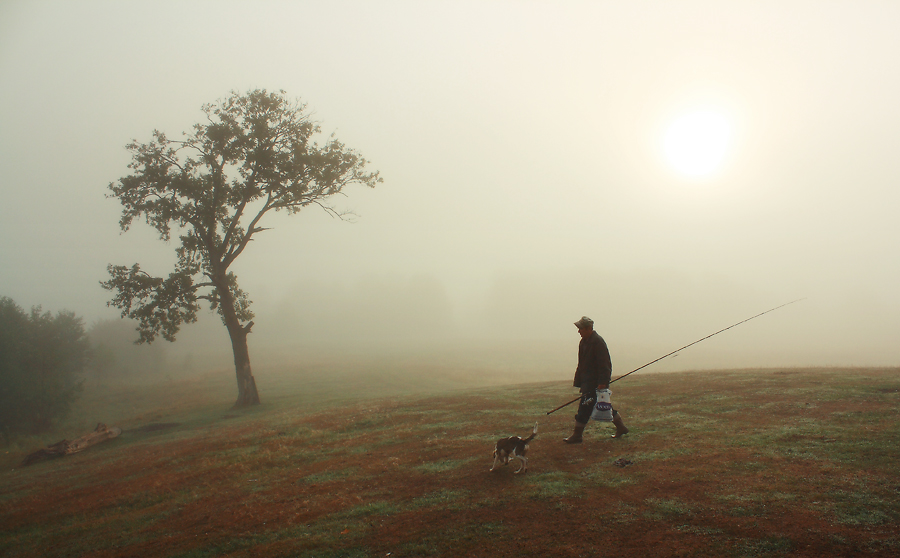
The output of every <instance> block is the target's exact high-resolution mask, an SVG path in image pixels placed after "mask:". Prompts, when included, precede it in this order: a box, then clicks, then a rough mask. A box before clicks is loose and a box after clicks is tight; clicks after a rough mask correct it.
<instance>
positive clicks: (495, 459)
mask: <svg viewBox="0 0 900 558" xmlns="http://www.w3.org/2000/svg"><path fill="white" fill-rule="evenodd" d="M498 457H499V455H498V453H497V450H494V464H493V465H491V471H493V470H494V469H496V468H497V458H498ZM491 471H488V472H489V473H490V472H491Z"/></svg>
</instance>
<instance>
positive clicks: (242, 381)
mask: <svg viewBox="0 0 900 558" xmlns="http://www.w3.org/2000/svg"><path fill="white" fill-rule="evenodd" d="M218 279H219V280H218V281H216V280H215V279H214V280H213V282H214V283H216V290H217V291H218V293H219V308H220V309H221V311H222V317H223V318H224V321H225V327H226V328H228V335H229V336H230V337H231V350H232V352H234V372H235V374H236V375H237V385H238V398H237V401H235V402H234V406H235V407H247V406H250V405H259V393H258V392H257V391H256V380H255V379H254V378H253V372H252V371H251V370H250V350H249V349H248V348H247V335H248V334H249V333H250V328H252V327H253V322H250V323H248V324H247V325H246V326H243V325H241V321H240V320H239V319H238V317H237V313H236V312H235V310H234V298H233V297H232V296H231V291H230V290H229V289H228V282H227V281H226V280H225V278H224V274H222V275H221V276H220V277H218Z"/></svg>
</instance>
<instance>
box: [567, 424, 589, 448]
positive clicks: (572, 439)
mask: <svg viewBox="0 0 900 558" xmlns="http://www.w3.org/2000/svg"><path fill="white" fill-rule="evenodd" d="M585 426H587V425H586V424H582V423H580V422H578V421H577V420H576V421H575V431H574V432H572V435H571V436H569V437H568V438H563V442H565V443H567V444H580V443H581V442H582V438H581V434H582V433H583V432H584V427H585Z"/></svg>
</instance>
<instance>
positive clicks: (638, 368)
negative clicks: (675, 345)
mask: <svg viewBox="0 0 900 558" xmlns="http://www.w3.org/2000/svg"><path fill="white" fill-rule="evenodd" d="M801 300H804V299H802V298H798V299H797V300H792V301H790V302H786V303H785V304H782V305H781V306H776V307H775V308H770V309H768V310H766V311H765V312H761V313H759V314H757V315H755V316H752V317H750V318H747V319H746V320H741V321H739V322H738V323H736V324H731V325H730V326H728V327H726V328H724V329H720V330H719V331H717V332H715V333H711V334H709V335H707V336H706V337H704V338H703V339H697V340H696V341H694V342H693V343H688V344H687V345H685V346H684V347H681V348H680V349H675V350H674V351H672V352H671V353H666V354H664V355H663V356H661V357H659V358H658V359H656V360H651V361H650V362H648V363H647V364H645V365H643V366H639V367H637V368H635V369H634V370H632V371H631V372H629V373H628V374H622V375H621V376H619V377H618V378H616V379H615V380H612V381H610V382H609V383H613V382H618V381H619V380H621V379H622V378H624V377H625V376H629V375H631V374H634V373H635V372H637V371H638V370H641V369H643V368H647V367H648V366H650V365H651V364H653V363H655V362H659V361H661V360H662V359H664V358H666V357H669V356H672V355H674V354H675V353H677V352H679V351H683V350H684V349H687V348H688V347H690V346H691V345H696V344H697V343H699V342H700V341H705V340H707V339H709V338H710V337H712V336H713V335H718V334H720V333H722V332H723V331H728V330H729V329H731V328H733V327H736V326H739V325H741V324H743V323H745V322H749V321H750V320H752V319H753V318H758V317H760V316H762V315H763V314H768V313H769V312H774V311H775V310H778V309H779V308H784V307H785V306H787V305H788V304H793V303H795V302H800V301H801ZM579 399H581V396H579V397H576V398H575V399H573V400H571V401H569V402H568V403H563V404H562V405H560V406H559V407H557V408H555V409H553V410H552V411H547V414H548V415H549V414H550V413H555V412H556V411H558V410H560V409H562V408H563V407H568V406H569V405H571V404H572V403H575V402H576V401H578V400H579Z"/></svg>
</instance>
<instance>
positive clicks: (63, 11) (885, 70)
mask: <svg viewBox="0 0 900 558" xmlns="http://www.w3.org/2000/svg"><path fill="white" fill-rule="evenodd" d="M898 28H900V4H897V3H895V2H874V1H873V2H864V3H860V2H817V1H815V2H814V1H809V2H796V1H794V2H791V1H788V2H783V1H779V2H758V1H754V2H727V3H723V2H718V1H710V2H689V1H688V2H677V3H675V2H640V3H622V2H584V3H579V2H565V3H559V2H457V1H455V2H254V3H248V2H221V1H217V2H189V3H182V2H94V1H86V2H78V3H71V2H30V1H28V2H25V1H23V2H16V1H12V2H10V1H5V2H2V3H0V83H2V87H0V192H2V203H0V295H5V296H10V297H12V298H13V299H14V300H15V301H16V302H17V303H18V304H19V305H20V306H23V307H25V308H28V307H30V306H32V305H38V304H40V305H43V307H44V309H46V310H51V311H54V312H55V311H56V310H60V309H63V308H65V309H69V310H72V311H74V312H76V313H77V314H79V315H81V316H84V317H85V319H86V321H87V322H88V323H91V322H92V321H96V320H101V319H109V318H114V317H116V316H117V315H118V312H117V311H116V310H115V309H110V308H107V307H106V306H105V303H106V300H108V298H109V296H110V293H108V292H106V291H104V290H102V289H101V288H100V286H99V281H101V280H104V279H105V278H106V277H107V275H106V266H107V264H109V263H113V264H125V265H131V264H132V263H135V262H139V263H141V266H142V268H144V269H146V270H148V271H150V272H151V273H155V274H157V275H164V274H167V273H168V272H169V271H170V270H171V263H172V262H173V261H174V248H175V246H174V245H171V244H170V245H166V244H164V243H163V242H161V241H159V240H158V239H157V237H156V234H155V233H154V231H152V230H151V229H150V228H149V227H146V226H143V225H135V226H134V227H133V228H132V230H131V231H129V232H128V233H126V234H120V230H119V227H118V219H119V215H120V207H121V206H120V205H119V203H118V201H117V200H115V199H107V198H105V195H106V194H107V193H108V190H107V185H108V184H109V183H110V182H113V181H115V180H117V179H118V178H119V177H122V176H125V175H127V174H128V173H129V169H128V168H127V164H128V162H129V154H128V153H127V151H126V150H125V148H124V146H125V145H126V144H127V143H128V142H129V141H131V140H132V139H137V140H138V141H147V140H149V139H150V138H151V133H152V131H153V130H154V129H159V130H161V131H164V132H166V133H167V135H168V136H169V137H171V138H177V137H178V136H179V134H180V133H181V132H184V131H188V130H189V129H190V127H191V126H192V125H193V124H194V123H195V122H199V121H201V118H202V117H203V114H202V112H201V111H200V107H201V106H202V105H203V104H204V103H210V102H214V101H216V100H218V99H221V98H224V97H226V96H227V95H228V94H229V92H230V91H232V90H234V91H238V92H246V91H247V90H249V89H252V88H266V89H268V90H270V91H273V90H279V89H283V90H285V91H286V93H287V95H288V96H289V97H292V98H300V99H301V100H302V101H303V102H306V103H308V108H309V109H310V110H311V111H312V113H313V115H314V118H315V119H316V120H317V121H318V122H320V124H321V126H322V129H323V131H324V132H325V133H326V134H331V133H332V132H333V133H334V134H335V136H336V137H337V138H338V139H339V140H341V141H342V142H344V143H346V144H347V145H348V146H349V147H351V148H353V149H356V150H358V151H360V152H361V153H362V155H363V156H364V157H365V158H367V159H368V160H370V161H371V165H370V168H372V169H377V170H379V171H380V172H381V175H382V177H383V178H384V183H383V184H380V185H379V186H378V187H376V188H375V189H372V190H369V189H367V188H364V187H356V188H350V189H348V190H347V194H348V196H347V197H346V198H340V199H338V200H336V205H337V206H338V207H339V208H341V209H349V210H353V211H354V212H355V213H357V214H358V215H359V218H358V219H357V221H356V222H355V223H352V224H350V223H344V222H341V221H339V220H336V219H333V218H331V217H329V216H328V215H326V214H325V213H324V212H322V211H317V210H316V209H306V210H304V211H303V212H301V213H300V214H298V215H295V216H291V217H289V216H286V215H277V216H273V218H270V220H269V222H267V223H263V225H264V226H269V227H273V230H269V231H265V232H264V233H261V234H260V235H259V236H258V239H257V240H256V241H255V242H254V245H253V246H252V247H251V249H248V251H247V252H246V253H245V254H244V255H242V257H241V258H240V259H239V260H238V261H237V262H236V264H235V265H234V266H233V270H234V271H235V273H236V274H237V275H238V278H239V281H240V284H241V286H242V288H243V289H244V290H245V291H247V292H248V293H249V295H250V298H251V300H253V301H254V304H253V310H254V311H255V312H256V315H257V317H256V320H255V321H256V323H257V326H256V327H255V328H254V330H253V331H254V334H253V336H252V337H251V339H250V343H251V345H250V350H251V358H252V359H255V358H257V357H258V356H259V355H260V353H261V349H262V348H264V347H269V348H278V349H279V350H281V351H283V352H287V353H288V354H289V353H290V351H291V350H294V349H297V350H299V349H302V348H309V347H317V346H335V347H340V348H342V350H343V349H346V350H349V349H359V348H360V347H369V346H371V347H377V346H381V347H391V348H393V349H394V350H404V349H405V348H409V349H410V350H413V349H414V348H417V347H423V346H426V345H429V344H438V345H446V346H451V347H452V346H454V345H458V346H459V347H466V346H470V345H472V344H478V343H481V344H484V345H486V346H491V345H492V344H496V346H498V347H499V346H501V345H503V346H509V347H516V346H518V347H528V346H531V347H536V346H541V347H547V351H549V352H551V353H553V352H555V351H558V352H559V354H561V355H563V356H562V357H560V358H561V359H563V360H564V359H568V360H571V359H572V358H573V355H572V354H571V353H572V352H573V350H574V345H576V344H577V341H578V338H577V335H576V333H575V331H574V330H575V328H574V326H573V325H572V322H574V321H575V320H577V319H578V318H579V317H580V316H582V315H588V316H590V317H592V318H593V319H594V320H595V321H596V323H597V329H598V330H599V331H600V333H601V335H603V336H604V337H605V338H606V339H607V341H608V342H609V344H610V348H611V350H612V351H613V357H614V360H615V361H616V366H617V370H619V371H625V369H627V368H629V367H630V366H631V365H632V364H633V365H635V366H636V365H639V364H642V363H643V362H646V361H649V360H651V359H652V358H655V357H657V356H660V355H661V354H664V353H665V352H668V351H670V350H673V349H675V348H677V347H679V346H681V345H684V344H686V343H689V342H691V341H693V340H695V339H697V338H700V337H703V336H704V335H707V334H709V333H712V332H713V331H716V330H718V329H720V328H722V327H726V326H728V325H730V324H731V323H734V322H737V321H740V320H742V319H745V318H747V317H749V316H752V315H754V314H756V313H759V312H762V311H764V310H767V309H769V308H772V307H774V306H778V305H779V304H783V303H785V302H788V301H791V300H794V299H798V298H804V297H805V300H804V301H802V302H800V303H797V304H794V305H791V306H789V307H786V308H784V309H782V310H779V311H777V312H774V313H772V314H770V315H766V316H764V317H761V318H759V319H758V320H755V321H753V322H750V323H748V324H746V325H745V326H741V328H740V329H735V330H734V331H730V332H728V333H727V334H722V335H721V336H719V337H717V338H716V339H715V340H710V341H709V342H708V343H706V344H705V345H699V346H697V347H696V348H693V349H690V351H686V352H685V353H684V354H683V355H680V356H679V358H678V359H673V360H671V363H669V362H667V363H663V364H662V365H661V366H662V368H663V369H666V367H668V369H679V368H692V367H704V366H729V367H751V366H788V365H790V366H793V365H859V366H867V365H892V366H896V365H898V364H900V343H898V342H897V341H898V339H900V291H898V288H897V286H898V285H900V219H898V218H897V208H898V207H900V188H898V185H900V180H898V179H900V156H898V152H900V103H898V102H897V99H900V33H897V29H898ZM709 103H713V104H715V105H716V106H721V107H726V108H727V110H728V111H729V114H730V115H731V116H732V117H733V118H734V123H735V126H736V128H735V129H736V136H735V143H734V146H733V149H732V151H731V152H730V155H729V157H728V158H727V159H726V162H725V166H724V167H723V168H722V170H721V171H720V172H719V173H718V174H716V175H715V176H713V177H711V178H708V179H699V180H691V179H686V178H682V177H679V176H678V175H677V174H675V173H674V172H673V171H672V170H670V169H669V168H667V166H666V164H665V162H664V161H663V158H662V156H661V154H660V150H659V139H660V137H661V135H662V133H663V131H664V129H665V126H666V123H667V122H670V121H671V120H672V119H673V118H675V117H677V116H678V115H679V114H680V113H681V112H683V111H684V110H685V109H686V108H689V107H692V106H704V105H705V104H709ZM201 321H202V322H203V323H202V324H200V325H198V326H192V327H193V329H192V328H188V329H187V330H186V331H185V333H184V336H183V337H182V338H181V339H180V340H179V342H178V343H179V344H184V343H188V344H190V343H199V342H200V340H201V339H207V338H208V337H209V336H206V337H204V335H201V334H200V333H198V332H200V331H201V330H202V329H203V328H204V327H207V326H208V327H209V328H211V331H213V332H214V333H211V334H210V335H212V336H215V335H220V336H221V337H218V338H217V339H218V341H217V342H220V343H222V346H223V347H224V348H225V351H226V353H225V355H224V356H225V357H226V359H227V358H230V355H229V354H228V352H227V351H228V348H227V340H226V335H225V332H224V328H221V326H220V324H218V323H217V319H216V318H215V317H210V316H208V315H206V312H205V311H204V317H203V318H202V320H201ZM204 324H205V325H204ZM220 330H221V331H220Z"/></svg>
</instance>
